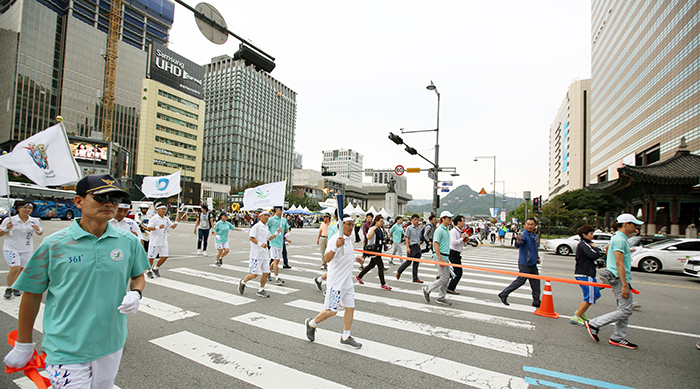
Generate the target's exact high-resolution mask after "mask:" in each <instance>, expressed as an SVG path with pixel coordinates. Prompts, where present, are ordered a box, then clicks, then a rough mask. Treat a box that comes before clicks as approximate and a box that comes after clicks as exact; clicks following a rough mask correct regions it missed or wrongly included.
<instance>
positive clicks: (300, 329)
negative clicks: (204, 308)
mask: <svg viewBox="0 0 700 389" xmlns="http://www.w3.org/2000/svg"><path fill="white" fill-rule="evenodd" d="M231 320H235V321H237V322H240V323H245V324H249V325H251V326H254V327H258V328H261V329H263V330H265V331H274V332H277V333H278V334H281V335H285V336H291V337H293V338H297V339H300V340H303V341H306V342H308V340H307V339H306V330H305V328H304V324H303V323H295V322H291V321H288V320H284V319H279V318H276V317H273V316H267V315H264V314H261V313H257V312H251V313H247V314H245V315H241V316H236V317H233V318H231ZM339 338H340V335H339V334H338V333H337V332H331V331H328V330H324V329H320V328H319V329H317V330H316V341H315V342H314V343H316V344H320V345H323V346H327V347H331V348H334V349H337V350H342V351H345V352H350V353H352V354H357V355H361V356H364V357H367V358H371V359H374V360H378V361H380V362H386V363H391V364H392V365H396V366H401V367H405V368H407V369H411V370H415V371H418V372H421V373H426V374H430V375H433V376H437V377H440V378H443V379H447V380H450V381H454V382H458V383H460V384H464V385H469V386H472V387H475V388H485V389H488V388H513V389H517V388H527V387H528V384H527V383H526V382H525V380H524V379H522V378H520V377H515V376H511V375H507V374H503V373H499V372H495V371H491V370H486V369H482V368H479V367H475V366H470V365H466V364H463V363H458V362H455V361H451V360H448V359H445V358H440V357H437V356H434V355H429V354H424V353H420V352H416V351H412V350H408V349H402V348H399V347H395V346H391V345H387V344H382V343H378V342H373V341H371V340H366V339H360V341H361V343H362V348H361V349H349V348H347V347H346V346H342V345H341V344H340V343H339V341H338V340H339ZM397 373H398V372H397Z"/></svg>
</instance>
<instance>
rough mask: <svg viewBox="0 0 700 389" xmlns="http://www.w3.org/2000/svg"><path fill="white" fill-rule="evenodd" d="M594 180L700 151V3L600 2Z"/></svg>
mask: <svg viewBox="0 0 700 389" xmlns="http://www.w3.org/2000/svg"><path fill="white" fill-rule="evenodd" d="M591 6H592V10H591V18H592V25H591V29H592V36H591V39H592V41H591V43H592V47H591V49H592V53H591V54H592V59H591V60H592V64H591V72H592V80H591V126H590V129H591V131H590V140H591V142H590V146H591V147H590V170H589V171H587V173H588V181H589V182H604V181H608V180H613V179H616V178H618V171H617V168H618V167H621V166H622V165H623V164H626V165H633V166H646V165H649V164H652V163H654V162H657V161H664V160H666V159H668V158H671V157H672V156H673V155H674V154H675V152H676V149H677V148H678V145H679V144H680V139H681V137H685V139H686V140H687V149H688V150H689V152H691V153H695V154H697V153H698V151H700V55H699V53H700V39H698V35H700V2H698V1H671V0H659V1H613V0H593V1H592V3H591Z"/></svg>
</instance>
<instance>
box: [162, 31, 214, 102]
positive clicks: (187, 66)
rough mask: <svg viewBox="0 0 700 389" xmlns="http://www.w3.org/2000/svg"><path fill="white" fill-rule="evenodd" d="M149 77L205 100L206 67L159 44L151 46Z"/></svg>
mask: <svg viewBox="0 0 700 389" xmlns="http://www.w3.org/2000/svg"><path fill="white" fill-rule="evenodd" d="M149 76H150V78H151V79H152V80H155V81H158V82H160V83H163V84H165V85H167V86H169V87H172V88H175V89H177V90H180V91H182V92H185V93H187V94H188V95H190V96H194V97H196V98H198V99H204V93H203V88H202V79H203V78H204V67H202V66H199V65H197V64H196V63H194V62H192V61H190V60H189V59H187V58H185V57H183V56H181V55H179V54H176V53H174V52H172V51H170V50H168V49H167V48H166V47H165V46H162V45H159V44H157V43H153V44H152V45H151V53H150V67H149Z"/></svg>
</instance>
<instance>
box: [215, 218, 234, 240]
mask: <svg viewBox="0 0 700 389" xmlns="http://www.w3.org/2000/svg"><path fill="white" fill-rule="evenodd" d="M235 230H236V227H234V226H233V224H231V222H229V221H228V220H227V221H223V220H219V221H218V222H216V225H214V229H213V230H212V231H214V232H215V233H216V239H214V240H215V241H216V243H228V232H229V231H235Z"/></svg>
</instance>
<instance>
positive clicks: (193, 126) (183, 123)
mask: <svg viewBox="0 0 700 389" xmlns="http://www.w3.org/2000/svg"><path fill="white" fill-rule="evenodd" d="M156 117H157V118H158V119H162V120H165V121H166V122H171V123H175V124H179V125H181V126H185V127H187V128H191V129H193V130H196V129H197V125H196V124H192V123H188V122H186V121H184V120H180V119H175V118H174V117H172V116H168V115H165V114H162V113H160V112H158V113H156Z"/></svg>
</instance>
